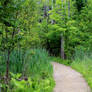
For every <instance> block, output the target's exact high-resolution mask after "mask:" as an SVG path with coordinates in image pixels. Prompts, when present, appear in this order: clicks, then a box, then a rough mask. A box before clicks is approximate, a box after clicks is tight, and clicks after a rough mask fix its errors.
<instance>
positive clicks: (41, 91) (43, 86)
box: [8, 74, 54, 92]
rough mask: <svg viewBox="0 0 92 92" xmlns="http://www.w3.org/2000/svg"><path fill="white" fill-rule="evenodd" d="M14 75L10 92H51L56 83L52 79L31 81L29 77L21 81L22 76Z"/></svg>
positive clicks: (9, 88)
mask: <svg viewBox="0 0 92 92" xmlns="http://www.w3.org/2000/svg"><path fill="white" fill-rule="evenodd" d="M12 75H13V77H12V79H11V81H10V84H9V87H8V92H11V91H12V92H30V91H31V92H51V91H52V89H53V87H54V81H53V79H52V78H51V77H50V78H45V79H31V78H30V77H29V78H28V79H27V80H24V79H21V80H19V78H20V77H21V76H20V74H17V75H15V74H12ZM17 76H18V77H17ZM11 87H12V88H11Z"/></svg>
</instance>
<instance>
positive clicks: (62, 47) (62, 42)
mask: <svg viewBox="0 0 92 92" xmlns="http://www.w3.org/2000/svg"><path fill="white" fill-rule="evenodd" d="M61 58H62V59H64V37H63V35H62V34H61Z"/></svg>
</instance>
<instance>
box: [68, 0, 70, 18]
mask: <svg viewBox="0 0 92 92" xmlns="http://www.w3.org/2000/svg"><path fill="white" fill-rule="evenodd" d="M68 18H70V0H68Z"/></svg>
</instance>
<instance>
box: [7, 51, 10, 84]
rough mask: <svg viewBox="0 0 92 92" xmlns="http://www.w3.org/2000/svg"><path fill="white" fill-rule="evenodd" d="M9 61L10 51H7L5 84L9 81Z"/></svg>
mask: <svg viewBox="0 0 92 92" xmlns="http://www.w3.org/2000/svg"><path fill="white" fill-rule="evenodd" d="M9 61H10V51H9V50H8V57H7V62H6V83H7V84H8V80H9Z"/></svg>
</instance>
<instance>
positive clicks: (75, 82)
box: [52, 62, 91, 92]
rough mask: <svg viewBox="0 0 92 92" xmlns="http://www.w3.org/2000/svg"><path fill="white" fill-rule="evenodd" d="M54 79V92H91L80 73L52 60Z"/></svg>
mask: <svg viewBox="0 0 92 92" xmlns="http://www.w3.org/2000/svg"><path fill="white" fill-rule="evenodd" d="M52 64H53V68H54V79H55V82H56V86H55V88H54V92H91V91H90V88H89V86H88V84H87V83H86V81H85V79H84V78H83V77H82V75H81V74H80V73H78V72H76V71H75V70H73V69H72V68H71V67H68V66H65V65H62V64H59V63H56V62H53V63H52Z"/></svg>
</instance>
